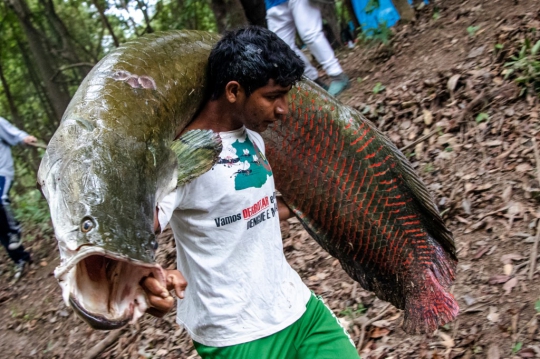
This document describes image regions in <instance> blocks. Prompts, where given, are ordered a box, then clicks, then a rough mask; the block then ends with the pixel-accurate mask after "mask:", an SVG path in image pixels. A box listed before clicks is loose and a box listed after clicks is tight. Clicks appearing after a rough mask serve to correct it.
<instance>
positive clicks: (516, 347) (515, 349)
mask: <svg viewBox="0 0 540 359" xmlns="http://www.w3.org/2000/svg"><path fill="white" fill-rule="evenodd" d="M521 347H523V343H522V342H517V343H515V344H514V346H512V354H516V353H517V352H518V351H520V350H521Z"/></svg>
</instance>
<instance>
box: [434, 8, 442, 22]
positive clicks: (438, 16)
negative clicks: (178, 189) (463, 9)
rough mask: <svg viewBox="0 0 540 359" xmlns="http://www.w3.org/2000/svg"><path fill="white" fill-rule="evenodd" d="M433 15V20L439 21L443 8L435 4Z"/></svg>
mask: <svg viewBox="0 0 540 359" xmlns="http://www.w3.org/2000/svg"><path fill="white" fill-rule="evenodd" d="M432 17H433V21H437V20H439V18H440V17H441V10H440V9H439V8H438V7H437V6H435V7H434V9H433V16H432Z"/></svg>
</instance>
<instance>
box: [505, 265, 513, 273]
mask: <svg viewBox="0 0 540 359" xmlns="http://www.w3.org/2000/svg"><path fill="white" fill-rule="evenodd" d="M513 269H514V266H513V265H511V264H505V265H504V274H506V275H510V274H512V270H513Z"/></svg>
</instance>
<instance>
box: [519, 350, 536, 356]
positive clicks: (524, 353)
mask: <svg viewBox="0 0 540 359" xmlns="http://www.w3.org/2000/svg"><path fill="white" fill-rule="evenodd" d="M517 355H518V356H519V357H521V358H536V352H535V351H534V349H533V348H525V349H521V350H520V351H519V352H517Z"/></svg>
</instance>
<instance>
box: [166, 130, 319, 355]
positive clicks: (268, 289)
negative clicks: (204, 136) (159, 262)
mask: <svg viewBox="0 0 540 359" xmlns="http://www.w3.org/2000/svg"><path fill="white" fill-rule="evenodd" d="M220 136H221V138H222V141H223V150H222V152H221V154H220V156H219V160H218V162H217V163H216V165H214V167H213V168H212V169H211V170H210V171H208V172H206V173H204V174H203V175H202V176H200V177H198V178H196V179H195V180H194V181H192V182H191V183H188V184H187V185H185V186H182V187H181V188H178V189H177V190H176V192H175V193H173V194H171V195H169V196H167V197H166V198H165V199H164V200H163V201H162V202H161V203H160V204H158V207H159V220H160V224H161V226H162V227H161V228H164V226H165V225H166V223H167V222H168V220H169V218H170V224H171V227H172V230H173V232H174V237H175V238H176V246H177V255H178V270H180V271H181V272H182V273H183V274H184V276H185V277H186V280H187V282H188V286H187V288H186V292H185V299H183V300H178V312H177V313H178V314H177V321H178V323H179V324H181V325H182V324H183V325H184V327H185V328H186V330H187V331H188V333H189V334H190V335H191V337H192V339H193V340H195V341H197V342H199V343H202V344H204V345H208V346H217V347H221V346H229V345H235V344H240V343H245V342H248V341H252V340H255V339H259V338H262V337H265V336H268V335H271V334H274V333H276V332H278V331H280V330H282V329H284V328H286V327H287V326H289V325H291V324H292V323H294V322H295V321H296V320H298V319H299V318H300V317H301V316H302V314H303V313H304V311H305V309H306V307H305V306H306V303H307V302H308V300H309V297H310V291H309V289H308V288H307V287H306V285H305V284H304V283H303V282H302V281H301V279H300V277H299V276H298V274H297V273H296V272H295V271H294V270H293V269H292V268H291V267H290V265H289V264H288V263H287V261H286V259H285V256H284V254H283V244H282V240H281V233H280V227H279V218H278V212H277V202H276V190H275V187H274V177H273V175H272V169H271V168H270V165H269V164H268V162H267V160H266V158H265V156H264V143H263V140H262V138H261V137H260V135H259V134H257V133H256V132H253V131H250V130H247V129H245V128H241V129H239V130H235V131H230V132H222V133H220ZM173 210H174V212H173ZM171 213H172V216H171Z"/></svg>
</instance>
